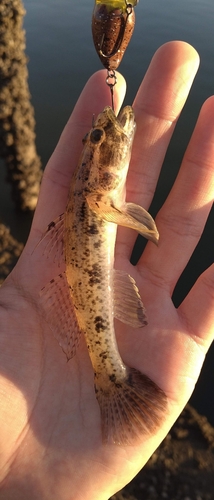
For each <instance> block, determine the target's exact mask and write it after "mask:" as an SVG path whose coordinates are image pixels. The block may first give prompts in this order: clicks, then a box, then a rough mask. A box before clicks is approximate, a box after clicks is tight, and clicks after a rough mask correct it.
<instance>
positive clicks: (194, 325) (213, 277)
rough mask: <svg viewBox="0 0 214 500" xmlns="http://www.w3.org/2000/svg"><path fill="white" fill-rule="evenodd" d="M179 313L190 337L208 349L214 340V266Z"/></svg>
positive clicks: (200, 280) (196, 286) (204, 274)
mask: <svg viewBox="0 0 214 500" xmlns="http://www.w3.org/2000/svg"><path fill="white" fill-rule="evenodd" d="M178 312H179V314H180V316H181V317H182V319H183V322H184V324H185V326H186V328H187V330H188V332H189V333H190V335H192V336H194V337H195V336H198V337H199V338H200V339H202V340H203V341H204V344H205V347H206V349H208V348H209V346H210V344H211V342H212V341H213V339H214V264H213V265H212V266H211V267H210V268H209V269H207V270H206V271H205V272H204V273H203V274H202V275H201V276H200V277H199V278H198V280H197V282H196V283H195V285H194V286H193V288H192V290H190V292H189V294H188V295H187V297H186V298H185V300H184V301H183V302H182V304H181V305H180V307H179V309H178Z"/></svg>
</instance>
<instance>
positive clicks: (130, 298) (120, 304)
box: [113, 269, 147, 328]
mask: <svg viewBox="0 0 214 500" xmlns="http://www.w3.org/2000/svg"><path fill="white" fill-rule="evenodd" d="M113 282H114V316H115V318H117V319H119V320H120V321H122V322H123V323H126V324H127V325H130V326H132V327H134V328H140V327H142V326H145V325H147V318H146V311H145V308H144V305H143V303H142V300H141V297H140V293H139V290H138V287H137V285H136V282H135V280H134V278H132V277H131V276H130V275H129V274H127V273H126V272H124V271H118V270H115V269H114V279H113Z"/></svg>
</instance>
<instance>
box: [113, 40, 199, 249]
mask: <svg viewBox="0 0 214 500" xmlns="http://www.w3.org/2000/svg"><path fill="white" fill-rule="evenodd" d="M198 64H199V57H198V54H197V52H196V51H195V49H193V47H191V46H190V45H188V44H187V43H184V42H170V43H167V44H165V45H163V46H162V47H161V48H160V49H159V50H158V51H157V52H156V54H155V56H154V57H153V59H152V62H151V64H150V66H149V69H148V71H147V74H146V76H145V78H144V80H143V82H142V84H141V87H140V89H139V91H138V94H137V96H136V98H135V101H134V105H133V107H134V111H135V116H136V122H137V131H136V135H135V139H134V145H133V151H132V159H131V164H130V169H129V173H128V177H127V186H126V187H127V200H128V201H132V202H134V203H137V204H139V205H142V206H143V207H144V208H147V209H148V207H149V205H150V203H151V200H152V197H153V194H154V191H155V188H156V184H157V180H158V176H159V173H160V169H161V167H162V163H163V160H164V156H165V154H166V150H167V147H168V144H169V141H170V139H171V136H172V133H173V131H174V128H175V125H176V122H177V119H178V116H179V114H180V112H181V110H182V108H183V105H184V103H185V101H186V99H187V96H188V93H189V90H190V87H191V85H192V82H193V79H194V77H195V73H196V71H197V68H198ZM135 238H136V235H134V234H133V232H132V233H130V234H129V237H127V232H124V231H120V243H121V247H119V248H118V251H119V253H120V254H121V253H122V252H123V253H124V254H125V256H127V252H128V255H129V256H130V253H131V251H132V248H133V244H134V241H135Z"/></svg>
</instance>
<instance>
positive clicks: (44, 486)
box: [0, 42, 214, 500]
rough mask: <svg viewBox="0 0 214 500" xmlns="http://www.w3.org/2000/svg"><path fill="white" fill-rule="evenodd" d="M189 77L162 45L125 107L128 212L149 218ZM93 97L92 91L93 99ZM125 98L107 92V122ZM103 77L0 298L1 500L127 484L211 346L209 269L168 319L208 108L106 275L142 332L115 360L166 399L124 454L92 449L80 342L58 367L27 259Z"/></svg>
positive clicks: (42, 276) (67, 139) (63, 148)
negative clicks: (135, 251) (126, 282)
mask: <svg viewBox="0 0 214 500" xmlns="http://www.w3.org/2000/svg"><path fill="white" fill-rule="evenodd" d="M197 66H198V57H197V54H196V52H195V51H194V49H193V48H191V47H190V46H189V45H187V44H185V43H182V42H171V43H169V44H166V45H164V46H163V47H161V48H160V49H159V51H158V52H157V53H156V55H155V56H154V58H153V61H152V63H151V66H150V68H149V70H148V73H147V75H146V77H145V78H144V81H143V83H142V85H141V87H140V89H139V92H138V94H137V97H136V99H135V101H134V111H135V117H136V122H137V132H136V136H135V140H134V146H133V154H132V160H131V164H130V170H129V174H128V178H127V200H128V201H132V202H134V203H138V204H140V205H142V206H143V207H144V208H146V209H148V207H149V205H150V203H151V200H152V196H153V193H154V191H155V187H156V183H157V178H158V174H159V171H160V169H161V165H162V162H163V158H164V155H165V152H166V149H167V147H168V144H169V141H170V138H171V135H172V133H173V130H174V127H175V124H176V121H177V118H178V116H179V113H180V111H181V109H182V107H183V105H184V103H185V100H186V98H187V95H188V92H189V89H190V86H191V84H192V81H193V78H194V75H195V72H196V70H197ZM95 89H96V91H95ZM124 93H125V84H124V81H123V78H122V77H118V84H117V86H116V88H115V104H116V110H117V111H118V109H119V108H120V106H121V103H122V101H123V96H124ZM109 98H110V97H109V91H108V88H107V87H106V85H105V78H104V74H103V72H98V73H96V74H95V75H93V77H92V78H91V79H90V80H89V82H88V83H87V85H86V87H85V89H84V90H83V93H82V95H81V97H80V99H79V101H78V103H77V105H76V107H75V109H74V112H73V114H72V116H71V118H70V120H69V122H68V124H67V126H66V127H65V130H64V132H63V134H62V136H61V138H60V141H59V144H58V145H57V148H56V150H55V152H54V154H53V156H52V157H51V159H50V161H49V163H48V165H47V167H46V170H45V173H44V178H43V183H42V187H41V193H40V198H39V202H38V207H37V210H36V213H35V217H34V221H33V225H32V230H31V233H30V236H29V239H28V242H27V244H26V247H25V249H24V251H23V254H22V256H21V258H20V259H19V262H18V264H17V266H16V267H15V269H14V270H13V272H12V273H11V274H10V276H9V277H8V278H7V280H6V282H5V283H4V285H3V286H2V288H1V289H0V306H1V307H0V321H1V337H0V345H1V359H0V373H1V379H0V390H1V409H0V412H1V413H0V421H1V435H0V440H1V441H0V442H1V445H0V450H1V458H0V471H1V476H0V477H1V487H0V498H2V499H4V500H5V499H7V498H8V499H9V498H16V500H19V499H20V500H25V499H28V498H31V499H32V498H33V499H37V498H39V499H49V498H50V499H51V500H54V499H57V500H58V499H59V498H60V500H68V499H71V498H75V500H79V499H82V498H84V499H85V500H86V499H87V498H88V499H92V498H93V500H96V499H97V500H104V499H105V500H106V499H108V498H109V497H110V496H111V495H112V494H113V493H114V492H115V491H118V490H119V489H120V488H122V487H123V486H124V485H125V484H126V483H127V482H128V481H130V480H131V479H132V478H133V477H134V475H136V473H137V472H138V470H139V469H140V468H142V466H143V465H144V464H145V463H146V461H147V460H148V458H149V457H150V456H151V454H152V453H153V451H154V450H155V449H156V448H157V446H158V445H159V443H160V442H161V440H162V439H163V438H164V437H165V435H166V434H167V432H168V430H169V429H170V427H171V426H172V424H173V423H174V421H175V420H176V418H177V416H178V415H179V413H180V412H181V410H182V408H183V406H184V405H185V404H186V402H187V401H188V399H189V397H190V395H191V393H192V391H193V389H194V385H195V382H196V380H197V378H198V375H199V372H200V369H201V366H202V363H203V360H204V356H205V354H206V351H207V349H208V348H209V345H210V343H211V342H212V340H213V333H214V332H213V324H214V312H213V311H214V308H213V279H214V268H213V266H212V267H211V268H210V269H208V270H207V271H206V272H205V273H204V274H203V275H202V276H201V277H200V278H199V279H198V281H197V283H196V284H195V286H194V287H193V289H192V290H191V291H190V293H189V294H188V296H187V297H186V298H185V300H184V301H183V303H182V304H181V305H180V307H179V308H178V309H175V307H174V305H173V303H172V300H171V296H172V292H173V289H174V287H175V284H176V282H177V280H178V278H179V276H180V274H181V273H182V271H183V269H184V267H185V266H186V264H187V262H188V260H189V258H190V256H191V254H192V252H193V250H194V248H195V246H196V245H197V243H198V240H199V238H200V236H201V233H202V231H203V228H204V225H205V222H206V219H207V217H208V213H209V210H210V208H211V204H212V200H213V184H214V182H213V181H214V168H213V160H214V148H213V141H214V125H213V124H214V119H213V118H214V99H213V98H210V99H209V100H208V101H207V102H206V103H205V104H204V106H203V108H202V110H201V113H200V116H199V119H198V122H197V125H196V128H195V131H194V134H193V136H192V139H191V141H190V144H189V146H188V148H187V151H186V154H185V157H184V160H183V163H182V166H181V169H180V172H179V175H178V178H177V180H176V183H175V185H174V186H173V188H172V190H171V193H170V195H169V196H168V198H167V200H166V202H165V204H164V206H163V208H162V209H161V210H160V212H159V214H158V216H157V219H156V223H157V227H158V230H159V233H160V243H159V246H158V248H156V247H155V246H154V245H153V244H152V243H151V242H149V243H148V244H147V246H146V248H145V251H144V252H143V255H142V257H141V259H140V261H139V263H138V264H137V266H136V267H135V268H133V266H131V264H130V263H129V258H130V255H131V251H132V247H133V244H134V240H135V238H136V235H135V234H134V232H132V231H131V230H128V229H124V228H119V230H118V239H117V246H116V266H115V267H116V268H118V269H123V270H126V271H127V272H129V273H130V274H131V275H133V276H134V278H135V279H136V282H137V284H138V287H139V289H140V293H141V296H142V299H143V302H144V304H145V307H146V310H147V316H148V321H149V325H148V327H146V328H144V329H140V330H139V331H138V330H137V331H134V330H133V329H129V328H128V327H124V325H122V327H121V325H120V324H119V322H118V323H117V324H116V327H117V328H116V333H117V341H118V346H119V350H120V353H121V356H122V359H123V360H124V362H125V363H126V364H127V365H128V366H132V367H135V368H137V369H138V370H140V371H141V372H142V373H144V374H146V375H147V376H149V377H150V378H151V379H152V380H153V381H154V382H156V383H157V384H158V385H159V386H160V387H161V389H163V391H164V392H165V393H166V395H167V398H168V409H167V413H166V418H165V421H164V423H163V425H162V426H161V428H160V429H159V430H158V431H157V433H156V434H155V435H153V436H150V437H146V438H145V439H144V440H143V441H141V440H140V441H139V443H137V444H136V445H135V446H128V447H127V446H126V447H122V446H115V445H113V444H107V445H103V444H102V440H101V431H100V429H101V425H100V413H99V407H98V404H97V401H96V398H95V394H94V387H93V371H92V368H91V364H90V360H89V356H88V352H87V348H86V345H85V342H84V339H83V338H82V339H81V342H80V346H79V348H78V350H77V353H76V356H75V357H74V358H73V359H72V360H71V361H69V362H68V363H67V360H66V357H65V355H64V354H63V352H62V351H61V349H60V347H59V345H58V344H57V342H56V340H55V339H54V338H53V335H52V332H51V330H50V328H49V325H48V324H47V322H46V321H45V319H44V318H43V315H42V312H41V309H40V305H39V291H40V289H41V288H42V286H44V284H46V283H47V282H48V281H49V280H50V279H51V278H52V277H54V276H55V275H56V274H58V273H59V270H58V268H57V266H56V265H55V264H54V263H52V262H50V261H48V260H46V259H45V258H44V256H43V249H42V245H41V246H38V247H37V248H36V250H35V247H36V245H37V243H38V241H39V240H40V238H41V235H42V234H43V233H44V230H45V228H46V227H47V225H48V223H49V222H51V221H52V220H54V219H55V218H56V217H57V216H58V215H59V214H60V213H62V212H63V211H64V209H65V205H66V201H67V193H68V188H69V184H70V180H71V176H72V172H73V170H74V168H75V166H76V164H77V162H78V157H79V154H80V151H81V148H82V143H81V140H82V138H83V137H84V135H85V133H86V132H87V131H88V129H89V128H90V125H91V118H92V115H93V114H95V115H97V114H98V112H100V111H101V110H102V108H103V107H104V106H105V105H107V104H110V102H109Z"/></svg>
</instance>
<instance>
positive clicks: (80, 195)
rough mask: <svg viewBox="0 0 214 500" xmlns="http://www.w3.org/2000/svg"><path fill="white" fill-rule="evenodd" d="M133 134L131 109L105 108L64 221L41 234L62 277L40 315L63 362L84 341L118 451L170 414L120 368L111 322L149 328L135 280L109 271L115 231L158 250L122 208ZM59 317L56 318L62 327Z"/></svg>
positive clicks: (150, 234) (136, 376)
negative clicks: (135, 235) (133, 234)
mask: <svg viewBox="0 0 214 500" xmlns="http://www.w3.org/2000/svg"><path fill="white" fill-rule="evenodd" d="M134 132H135V119H134V113H133V110H132V108H131V107H130V106H126V107H125V108H123V109H122V111H121V112H120V113H119V115H118V117H116V116H115V114H114V112H113V111H112V109H111V108H110V107H106V108H105V109H104V110H103V112H102V113H100V114H99V115H98V117H97V119H96V120H95V121H94V124H93V127H92V129H91V131H90V132H89V134H88V135H87V136H86V138H85V139H84V147H83V151H82V154H81V157H80V160H79V163H78V166H77V169H76V171H75V174H74V176H73V178H72V181H71V186H70V190H69V196H68V203H67V207H66V211H65V214H64V215H61V216H60V217H59V218H58V219H57V220H56V221H54V222H52V223H50V224H49V226H48V229H47V232H46V236H47V237H48V244H47V247H46V252H49V249H51V251H53V248H54V247H55V249H58V250H59V248H60V247H59V246H60V245H61V246H62V247H63V252H64V256H65V263H66V271H65V273H64V274H63V273H62V274H60V275H59V277H58V278H56V279H53V280H52V281H51V282H50V284H49V285H47V287H44V289H43V290H42V302H43V307H44V309H45V310H46V311H49V312H48V313H47V316H48V320H49V319H50V322H51V324H52V327H53V330H54V335H55V337H56V338H57V340H58V341H59V343H60V345H61V347H62V349H63V351H64V352H65V353H66V355H67V358H68V359H70V358H71V357H72V356H73V355H74V354H75V351H76V346H77V343H78V338H79V334H80V332H83V333H84V335H85V339H86V343H87V346H88V351H89V356H90V358H91V362H92V366H93V370H94V383H95V393H96V398H97V401H98V403H99V406H100V412H101V427H102V436H103V441H104V442H114V443H117V444H122V445H123V444H134V441H135V439H136V438H138V437H143V436H144V435H145V434H151V433H153V432H155V430H156V429H157V427H158V426H159V425H160V424H161V422H162V420H163V418H164V415H165V412H166V406H167V400H166V396H165V394H164V392H163V391H162V390H161V389H160V388H159V387H158V386H157V385H156V384H155V383H154V382H152V381H151V380H150V379H149V378H148V377H147V376H146V375H143V374H142V373H140V372H139V371H137V370H136V369H134V368H129V367H127V366H126V365H125V364H124V363H123V361H122V359H121V356H120V353H119V351H118V347H117V343H116V338H115V330H114V318H117V319H119V320H120V321H122V322H124V323H126V324H128V325H130V326H132V327H137V328H139V327H142V326H144V325H146V324H147V320H146V316H145V309H144V306H143V304H142V301H141V298H140V294H139V291H138V288H137V285H136V283H135V281H134V279H133V278H132V277H131V276H129V275H128V274H127V273H125V272H124V271H121V270H115V269H114V248H115V240H116V232H117V225H121V226H125V227H129V228H132V229H135V230H136V231H138V232H139V233H140V234H142V235H143V236H145V237H146V238H147V239H150V240H152V241H153V242H154V243H156V244H157V242H158V238H159V235H158V231H157V228H156V225H155V222H154V220H153V219H152V217H151V216H150V215H149V214H148V212H146V210H144V209H143V208H141V207H140V206H138V205H135V204H133V203H126V202H125V182H126V176H127V171H128V167H129V161H130V156H131V149H132V142H133V138H134ZM65 294H66V297H67V298H66V299H65ZM56 299H57V300H58V307H57V308H56ZM56 309H58V310H59V309H60V311H61V314H60V321H59V312H58V310H56ZM72 318H75V320H74V319H72Z"/></svg>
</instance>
